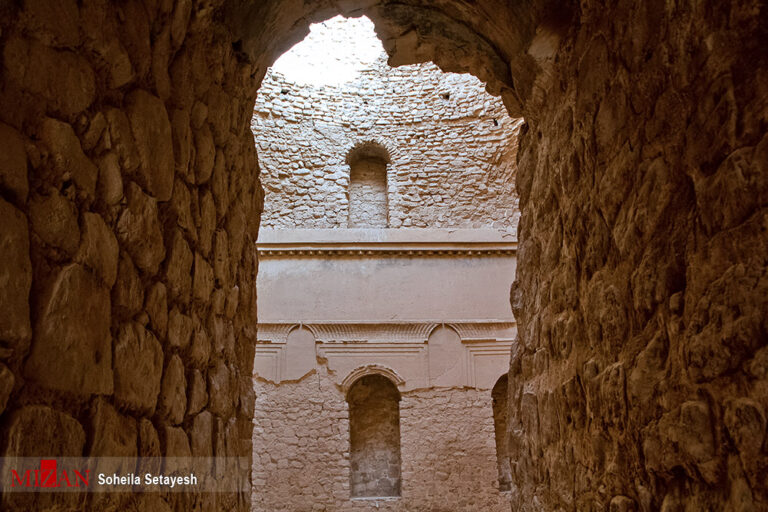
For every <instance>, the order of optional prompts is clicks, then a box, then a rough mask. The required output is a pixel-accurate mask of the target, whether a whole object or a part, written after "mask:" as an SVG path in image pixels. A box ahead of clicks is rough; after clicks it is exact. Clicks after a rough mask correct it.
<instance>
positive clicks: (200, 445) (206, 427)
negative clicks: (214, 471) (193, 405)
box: [189, 411, 213, 457]
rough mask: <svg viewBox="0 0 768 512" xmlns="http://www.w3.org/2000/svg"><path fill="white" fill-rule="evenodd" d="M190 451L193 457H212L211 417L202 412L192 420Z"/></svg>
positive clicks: (208, 413) (207, 413) (209, 414)
mask: <svg viewBox="0 0 768 512" xmlns="http://www.w3.org/2000/svg"><path fill="white" fill-rule="evenodd" d="M189 437H190V439H191V449H192V456H193V457H212V456H213V416H212V415H211V413H210V412H208V411H203V412H201V413H200V414H198V415H197V416H195V419H194V420H192V430H190V433H189Z"/></svg>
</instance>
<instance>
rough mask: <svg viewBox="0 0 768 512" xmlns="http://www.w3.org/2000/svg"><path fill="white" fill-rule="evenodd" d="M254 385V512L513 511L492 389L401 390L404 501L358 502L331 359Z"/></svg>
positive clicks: (342, 404) (344, 405) (343, 408)
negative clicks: (502, 477) (499, 461)
mask: <svg viewBox="0 0 768 512" xmlns="http://www.w3.org/2000/svg"><path fill="white" fill-rule="evenodd" d="M254 385H255V392H256V405H255V408H254V410H255V414H256V416H255V424H256V430H255V435H254V438H253V443H254V446H253V452H254V468H253V503H254V505H253V510H254V512H279V511H291V512H292V511H297V510H312V509H313V506H314V507H316V508H320V509H325V510H334V511H364V510H372V509H375V510H384V511H393V512H395V511H396V512H406V511H408V512H413V511H425V512H426V511H434V510H451V511H455V512H473V511H478V510H482V511H489V512H495V511H499V512H501V511H507V510H509V501H508V497H507V496H505V495H504V494H503V493H499V491H498V487H497V485H498V474H497V470H496V455H495V454H496V449H495V445H494V440H493V429H494V426H493V412H492V402H491V393H490V391H489V390H484V391H480V390H475V389H468V388H445V389H432V390H417V391H411V392H406V393H403V394H402V398H401V401H400V403H399V404H400V436H401V437H400V450H401V459H402V492H401V497H400V498H386V499H380V500H373V499H358V500H355V499H349V497H350V467H351V466H350V436H349V434H350V432H349V420H350V416H349V408H348V404H347V402H346V400H345V397H344V392H343V391H342V390H341V389H339V388H338V387H337V386H336V385H335V384H334V383H333V381H332V380H331V378H330V377H329V376H328V373H327V368H326V367H325V365H318V368H317V370H315V371H313V372H312V373H310V374H309V375H307V376H305V377H303V378H302V379H300V380H298V381H294V382H284V383H282V384H280V385H279V386H276V385H275V384H272V383H269V382H266V381H263V380H260V379H257V380H256V382H255V384H254Z"/></svg>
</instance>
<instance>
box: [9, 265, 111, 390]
mask: <svg viewBox="0 0 768 512" xmlns="http://www.w3.org/2000/svg"><path fill="white" fill-rule="evenodd" d="M38 304H39V306H38V308H39V309H38V312H37V315H36V324H35V329H34V337H33V340H32V349H31V351H30V355H29V358H28V359H27V362H26V366H25V368H24V375H25V376H26V377H27V378H29V379H30V380H33V381H35V382H37V383H39V384H41V385H43V386H46V387H49V388H53V389H58V390H62V391H67V392H70V393H75V394H80V395H88V394H91V393H93V394H103V395H110V394H112V391H113V380H112V379H113V376H112V336H111V334H110V331H109V327H110V313H111V310H110V297H109V290H108V289H107V288H106V287H105V286H104V285H103V284H102V283H101V282H100V281H99V280H98V279H97V278H96V277H94V276H93V275H92V274H91V273H90V272H88V271H87V270H86V269H85V267H83V266H82V265H79V264H76V263H73V264H70V265H67V266H66V267H64V268H62V269H61V270H59V271H58V273H57V274H55V276H54V277H53V278H52V279H51V281H50V283H49V284H48V285H47V286H46V288H45V289H44V291H43V293H42V294H41V296H40V300H39V303H38Z"/></svg>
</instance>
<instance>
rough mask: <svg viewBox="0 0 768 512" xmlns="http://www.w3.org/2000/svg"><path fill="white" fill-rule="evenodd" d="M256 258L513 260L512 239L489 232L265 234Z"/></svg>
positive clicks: (287, 231)
mask: <svg viewBox="0 0 768 512" xmlns="http://www.w3.org/2000/svg"><path fill="white" fill-rule="evenodd" d="M256 247H257V248H258V252H259V256H261V257H286V256H288V257H295V256H303V257H307V256H309V257H312V256H323V257H339V256H412V257H423V256H514V255H515V254H516V253H517V238H516V236H515V235H514V234H512V233H506V232H502V231H497V230H491V229H267V230H262V231H261V232H260V233H259V240H258V241H257V242H256Z"/></svg>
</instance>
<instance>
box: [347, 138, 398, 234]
mask: <svg viewBox="0 0 768 512" xmlns="http://www.w3.org/2000/svg"><path fill="white" fill-rule="evenodd" d="M347 163H348V164H349V218H348V220H347V227H350V228H385V227H387V226H388V224H389V222H388V221H389V211H388V205H387V164H388V163H389V154H388V153H387V150H386V149H385V148H384V147H383V146H380V145H379V144H375V143H366V144H362V145H359V146H356V147H355V148H353V149H352V151H350V152H349V155H347Z"/></svg>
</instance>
